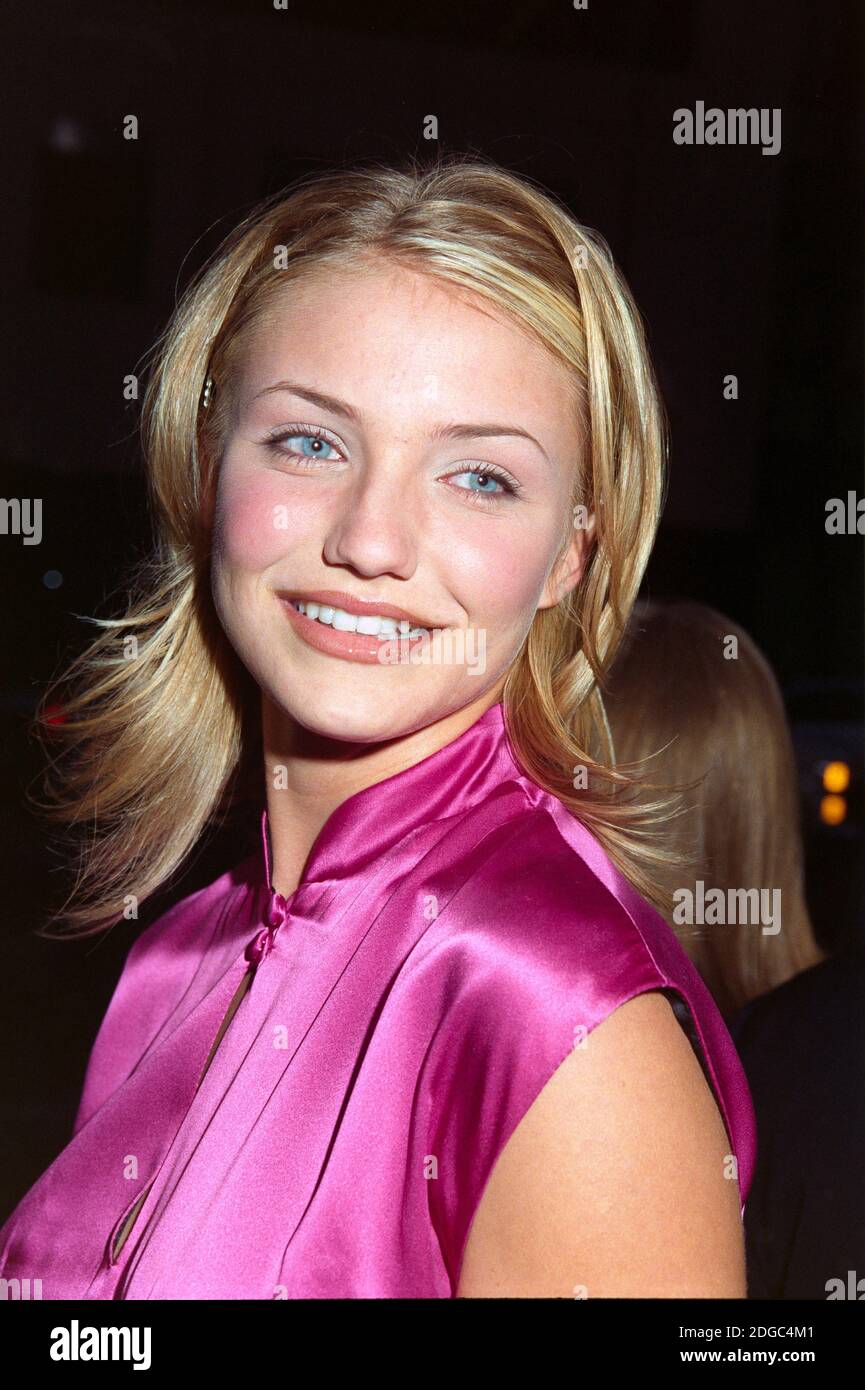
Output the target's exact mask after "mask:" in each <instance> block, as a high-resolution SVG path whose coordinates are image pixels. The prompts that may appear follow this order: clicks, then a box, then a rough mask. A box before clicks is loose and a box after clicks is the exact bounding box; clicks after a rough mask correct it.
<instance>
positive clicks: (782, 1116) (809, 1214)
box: [605, 601, 865, 1299]
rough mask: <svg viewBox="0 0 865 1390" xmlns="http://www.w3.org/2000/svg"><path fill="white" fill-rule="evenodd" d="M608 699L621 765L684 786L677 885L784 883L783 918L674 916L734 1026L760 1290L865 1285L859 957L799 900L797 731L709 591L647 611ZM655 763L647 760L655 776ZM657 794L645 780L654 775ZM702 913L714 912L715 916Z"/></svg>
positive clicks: (634, 624) (816, 1295)
mask: <svg viewBox="0 0 865 1390" xmlns="http://www.w3.org/2000/svg"><path fill="white" fill-rule="evenodd" d="M605 705H606V708H607V714H608V718H609V722H610V726H611V733H612V737H613V742H614V745H615V753H616V758H617V761H618V763H619V764H620V766H621V765H624V764H627V763H630V762H632V761H637V760H641V759H648V760H649V761H648V762H647V763H646V765H645V767H646V774H647V778H648V780H649V783H652V784H655V783H657V784H666V785H669V784H675V785H676V786H677V787H679V788H680V789H684V788H688V790H687V791H684V790H683V791H682V796H683V803H684V804H683V806H682V809H681V812H680V814H679V815H677V816H676V817H674V819H673V820H672V821H671V824H670V826H669V833H670V839H671V842H672V844H673V846H674V848H675V850H676V852H677V856H678V859H679V867H678V868H677V869H673V870H671V871H670V872H671V873H672V874H673V875H674V876H675V877H676V878H677V882H676V883H675V884H673V883H672V882H671V884H670V886H671V890H672V892H673V893H674V894H675V893H676V892H677V889H682V888H684V889H685V890H687V891H686V893H684V894H682V895H681V900H683V901H684V902H687V901H689V894H691V893H692V894H693V898H692V899H690V900H691V901H693V902H697V901H698V900H699V899H698V888H697V883H698V880H702V883H703V890H702V891H703V896H704V898H705V897H706V895H708V893H709V891H710V889H713V888H720V889H721V890H723V893H724V898H725V901H729V896H728V894H729V890H736V889H739V890H742V889H744V890H749V889H754V888H756V889H758V890H759V889H769V890H772V889H779V890H780V900H779V901H780V904H781V920H780V930H776V929H775V924H773V926H772V928H771V929H770V930H768V931H764V930H763V926H762V924H761V922H756V923H755V922H753V921H750V920H749V921H745V922H740V921H734V922H732V923H731V922H730V921H729V918H728V917H727V919H726V920H724V921H721V922H716V923H711V924H710V923H706V924H700V923H699V922H694V923H683V922H681V921H677V920H676V917H677V916H678V915H679V914H678V912H677V911H676V910H675V909H674V912H673V914H672V916H671V918H670V922H671V926H672V927H673V929H674V931H675V932H676V933H677V935H678V937H679V940H680V941H681V943H682V945H683V946H684V948H685V950H686V951H687V952H688V954H689V955H690V957H691V959H692V960H693V961H694V963H695V965H696V966H697V968H698V969H699V971H700V973H701V974H702V976H703V978H704V980H705V982H706V984H707V985H708V987H709V989H710V991H711V993H712V994H713V995H714V997H715V1000H716V1002H717V1003H718V1005H719V1007H720V1009H721V1011H722V1013H723V1014H724V1016H725V1019H726V1020H727V1022H728V1024H729V1026H730V1030H731V1033H732V1036H733V1038H734V1041H735V1042H736V1046H737V1049H738V1051H739V1055H740V1057H741V1059H742V1062H743V1064H744V1067H745V1071H746V1074H747V1076H748V1082H749V1085H750V1088H751V1093H752V1096H753V1100H754V1107H755V1111H756V1115H757V1141H758V1142H757V1167H756V1173H755V1178H754V1183H753V1186H752V1188H751V1192H750V1194H749V1198H748V1201H747V1203H746V1207H745V1231H746V1249H747V1265H748V1295H749V1297H750V1298H773V1299H789V1298H813V1299H824V1298H825V1299H844V1298H861V1297H862V1296H863V1293H865V1282H863V1283H862V1284H860V1279H863V1278H865V1184H863V1175H865V1085H863V1080H865V1010H863V999H865V952H863V949H862V944H861V941H859V942H858V943H857V942H856V941H855V938H854V940H853V942H852V944H851V945H849V946H848V947H846V948H845V949H844V950H843V951H842V952H840V953H839V954H838V955H837V956H835V957H833V958H831V959H829V958H827V957H826V955H825V953H824V952H823V951H822V949H821V948H820V946H819V945H818V943H817V941H816V939H815V935H814V931H813V928H812V924H811V921H810V918H809V914H808V908H807V905H806V900H805V888H804V872H803V862H804V856H803V847H802V837H801V829H800V804H799V796H798V788H797V778H796V767H795V759H794V754H793V745H792V739H791V735H790V730H789V727H788V724H787V720H786V715H785V712H784V704H783V699H782V696H781V691H780V689H779V687H778V683H777V681H776V679H775V677H774V675H773V673H772V670H771V668H770V666H769V664H768V662H767V661H766V659H765V657H764V656H763V655H762V653H761V652H760V651H759V649H758V648H757V646H756V645H755V644H754V642H753V641H752V640H751V638H750V637H749V636H748V634H747V633H746V632H744V631H743V629H742V628H741V627H740V626H739V625H738V624H737V623H734V622H733V621H732V620H731V619H729V618H727V617H725V616H724V615H723V614H721V613H719V612H717V611H716V610H714V609H712V608H709V607H707V606H706V605H704V604H701V603H694V602H689V601H677V602H667V603H661V602H643V603H640V604H638V605H636V606H635V608H634V612H633V616H632V619H631V623H630V626H629V629H628V632H627V634H626V638H625V641H624V643H623V645H622V648H621V650H620V653H619V655H618V656H617V659H616V662H615V663H614V666H613V669H612V672H611V677H610V687H609V690H608V691H607V692H606V693H605ZM650 769H651V771H650ZM647 789H648V787H647ZM705 915H706V916H708V914H705Z"/></svg>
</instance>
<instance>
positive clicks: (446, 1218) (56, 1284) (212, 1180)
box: [0, 703, 756, 1299]
mask: <svg viewBox="0 0 865 1390" xmlns="http://www.w3.org/2000/svg"><path fill="white" fill-rule="evenodd" d="M261 830H262V844H261V850H260V852H256V854H255V855H253V856H251V857H250V858H249V859H247V860H245V861H244V863H242V864H241V865H239V866H238V867H237V868H235V869H232V870H231V871H229V872H227V873H224V874H223V875H222V876H221V877H220V878H218V879H216V880H215V881H214V882H213V883H211V884H210V885H209V886H208V887H206V888H203V889H201V890H200V891H199V892H196V893H193V894H192V895H191V896H189V897H187V898H185V899H184V900H183V901H181V902H179V903H177V904H176V905H175V906H174V907H173V908H171V909H170V910H169V911H168V912H166V913H165V914H164V915H163V916H161V917H160V918H159V919H158V920H157V921H156V922H154V923H153V925H151V926H150V927H148V928H147V929H146V930H145V931H144V932H143V933H142V935H141V936H140V937H139V938H138V939H137V940H136V941H135V943H134V945H133V946H132V948H131V950H130V951H129V954H128V956H127V959H126V962H125V965H124V968H123V971H122V974H121V976H120V980H119V982H118V984H117V987H116V989H115V992H114V995H113V997H112V1000H111V1003H110V1005H109V1007H108V1011H107V1013H106V1015H105V1018H104V1019H103V1021H102V1024H101V1027H100V1029H99V1032H98V1035H97V1037H96V1041H95V1043H94V1045H93V1049H92V1052H91V1055H90V1059H89V1062H88V1066H87V1072H86V1077H85V1081H84V1088H83V1094H82V1097H81V1102H80V1107H79V1110H78V1114H77V1117H76V1120H75V1125H74V1129H73V1135H72V1138H71V1140H70V1142H69V1143H68V1144H67V1146H66V1148H65V1149H64V1150H63V1151H62V1153H60V1155H59V1156H58V1157H57V1158H56V1159H55V1161H54V1162H53V1163H52V1164H51V1166H50V1167H49V1168H48V1169H47V1171H46V1172H45V1173H43V1175H42V1176H41V1177H40V1178H39V1179H38V1181H37V1182H36V1183H35V1184H34V1186H33V1187H32V1188H31V1189H30V1191H29V1192H28V1193H27V1194H26V1195H25V1196H24V1197H23V1198H22V1200H21V1201H20V1202H19V1204H18V1206H17V1207H16V1209H15V1210H14V1211H13V1212H12V1214H11V1215H10V1216H9V1218H8V1219H7V1221H6V1223H5V1225H4V1226H3V1228H2V1230H0V1274H2V1276H3V1277H4V1278H5V1279H7V1280H21V1281H23V1280H25V1279H30V1280H31V1281H33V1280H35V1279H40V1280H41V1281H42V1297H43V1298H45V1299H65V1298H70V1299H115V1298H116V1299H123V1298H129V1299H150V1298H154V1299H220V1298H226V1299H262V1298H266V1299H273V1298H317V1297H333V1298H359V1297H376V1298H396V1297H402V1298H406V1297H419V1298H450V1297H453V1296H454V1295H455V1294H456V1290H457V1286H458V1281H459V1274H460V1266H461V1261H462V1255H463V1250H464V1247H465V1243H466V1239H467V1236H468V1232H469V1227H470V1225H471V1221H472V1217H473V1215H474V1212H475V1210H476V1208H477V1206H478V1202H479V1200H480V1197H481V1195H482V1192H483V1190H484V1186H485V1184H486V1182H487V1179H488V1177H489V1175H490V1172H491V1170H492V1167H493V1164H494V1163H495V1161H496V1158H497V1156H498V1154H499V1153H500V1151H501V1150H502V1148H503V1147H504V1145H505V1143H506V1141H507V1139H508V1137H509V1136H510V1135H511V1133H512V1132H513V1130H514V1129H515V1128H516V1126H517V1125H518V1123H519V1121H520V1120H521V1119H522V1117H523V1116H524V1115H525V1113H526V1111H527V1110H528V1108H529V1107H530V1105H531V1104H532V1102H533V1101H534V1100H535V1098H536V1097H537V1096H538V1094H539V1093H540V1091H541V1090H542V1089H543V1087H544V1086H545V1084H546V1083H547V1082H548V1081H549V1080H550V1078H551V1076H552V1075H553V1073H554V1072H555V1071H556V1069H557V1068H558V1067H559V1065H560V1064H561V1063H562V1062H563V1061H564V1060H565V1058H566V1057H567V1056H568V1054H569V1052H570V1051H571V1049H572V1048H573V1047H574V1046H575V1044H579V1042H580V1041H581V1040H582V1039H583V1038H584V1037H585V1036H586V1035H587V1034H588V1033H590V1032H591V1030H592V1029H593V1028H595V1027H597V1025H598V1024H599V1023H601V1022H602V1021H603V1020H604V1019H605V1018H607V1017H608V1015H609V1014H611V1013H612V1011H613V1010H614V1009H616V1008H618V1006H619V1005H620V1004H622V1003H624V1002H625V1001H626V1000H628V999H631V998H632V997H633V996H634V995H637V994H640V993H641V992H643V991H645V990H658V989H668V990H673V991H675V994H676V996H678V1002H679V1004H680V1007H681V1001H682V1000H684V1002H685V1004H687V1006H688V1008H689V1010H690V1016H691V1019H692V1020H693V1022H694V1023H695V1024H696V1036H697V1037H698V1039H699V1049H698V1055H699V1053H700V1052H702V1061H703V1065H704V1069H705V1070H706V1073H707V1076H708V1077H709V1080H710V1082H711V1084H712V1087H713V1090H714V1094H715V1097H716V1100H717V1102H718V1105H719V1108H720V1111H721V1114H722V1116H723V1119H724V1122H725V1125H726V1129H727V1134H728V1137H729V1143H730V1152H731V1154H733V1155H735V1158H736V1159H737V1161H738V1175H739V1191H740V1199H741V1202H742V1206H743V1207H744V1199H745V1198H746V1197H747V1195H748V1190H749V1188H750V1184H751V1176H752V1173H753V1169H754V1160H755V1152H756V1137H755V1124H754V1112H753V1108H752V1104H751V1096H750V1093H749V1090H748V1086H747V1082H746V1080H745V1075H744V1072H743V1070H742V1067H741V1064H740V1062H739V1058H738V1055H737V1053H736V1051H735V1048H734V1046H733V1043H732V1041H731V1038H730V1035H729V1033H728V1032H727V1029H726V1027H725V1026H724V1023H723V1020H722V1018H721V1016H720V1014H719V1012H718V1010H717V1008H716V1007H715V1005H714V1003H713V1001H712V998H711V996H710V994H709V993H708V990H707V989H706V987H705V986H704V984H703V983H702V981H701V979H700V977H699V975H698V974H697V972H696V970H695V969H694V967H693V966H692V965H691V963H690V961H689V960H688V958H687V956H686V955H685V953H684V951H683V950H682V948H681V947H680V945H679V944H678V942H677V941H676V938H675V936H674V934H673V932H672V931H671V929H670V928H669V927H668V926H667V924H666V923H665V922H664V921H663V919H662V918H661V917H660V916H659V915H658V914H657V912H656V911H655V910H654V909H653V908H652V907H651V906H649V905H648V904H647V903H646V902H645V901H644V900H643V899H642V898H641V897H640V896H639V894H638V893H637V892H636V891H635V890H634V888H633V887H632V886H631V885H630V884H629V883H628V882H627V880H626V879H625V878H624V877H623V876H622V875H621V874H620V872H619V871H618V870H617V869H616V868H615V867H614V866H613V865H612V863H611V861H610V860H609V858H608V857H607V855H606V854H605V853H604V851H603V850H602V848H601V847H600V845H599V843H598V842H597V840H596V839H595V838H594V837H593V836H592V835H591V834H590V833H589V832H588V831H587V830H586V829H585V828H584V827H583V826H582V825H581V824H580V823H579V822H578V821H577V820H575V819H574V817H573V816H572V815H571V814H570V813H569V812H568V811H567V810H566V809H565V807H564V805H563V804H562V803H561V802H560V801H559V800H558V799H557V798H555V797H552V796H550V795H549V794H548V793H547V792H545V791H543V790H542V789H541V788H539V787H538V786H537V785H536V784H535V783H534V782H533V781H531V780H530V779H529V778H527V777H526V776H525V775H524V774H523V773H522V772H521V770H520V769H519V767H518V766H517V764H516V762H515V760H514V755H513V753H512V751H511V747H510V744H509V741H508V738H507V734H506V730H505V722H504V714H503V708H502V705H501V703H499V704H495V705H493V706H491V707H490V708H489V709H488V710H487V711H486V712H485V713H484V714H483V715H482V716H481V718H480V719H479V720H478V721H477V722H476V723H475V724H474V725H472V726H471V728H469V729H467V730H466V731H465V732H463V733H462V734H461V735H460V736H459V737H458V738H456V739H455V740H454V741H453V742H452V743H450V744H448V745H447V746H446V747H444V748H442V749H439V750H438V752H435V753H433V754H432V755H431V756H429V757H427V758H424V759H423V760H422V761H421V762H419V763H417V764H415V766H413V767H410V768H407V769H405V770H404V771H402V772H398V773H396V774H395V775H393V776H391V777H389V778H387V779H386V780H385V781H382V782H379V783H377V784H376V785H375V786H372V787H368V788H365V789H364V790H362V791H360V792H357V793H355V794H354V795H352V796H350V797H349V798H348V799H347V800H346V801H345V802H343V804H342V805H341V806H339V807H338V808H337V809H336V810H335V811H334V812H333V814H332V815H331V816H330V818H329V820H328V821H327V822H326V824H325V826H324V827H323V829H322V831H321V833H320V835H319V837H318V839H317V840H316V842H315V844H314V846H313V849H312V851H311V854H310V856H309V859H308V860H307V863H306V867H305V871H304V874H303V877H302V879H301V882H300V884H299V886H298V888H297V889H296V890H295V892H294V893H292V894H291V896H290V897H289V898H287V899H286V898H283V897H282V896H281V895H280V894H278V893H276V892H274V891H273V888H272V886H271V876H270V853H269V834H268V827H267V813H266V812H265V813H264V814H263V816H262V822H261ZM245 972H254V974H253V975H252V977H251V984H250V987H249V989H248V991H247V992H246V994H245V995H243V997H242V999H241V1002H240V1004H239V1006H238V1008H237V1011H236V1013H235V1014H234V1016H233V1018H232V1021H231V1023H230V1024H229V1026H228V1028H227V1031H226V1032H225V1034H224V1036H223V1038H222V1040H221V1042H220V1044H219V1046H218V1048H217V1050H216V1052H215V1054H214V1056H213V1060H212V1062H211V1065H210V1066H209V1067H208V1068H207V1069H206V1071H205V1070H204V1069H205V1063H206V1061H207V1058H208V1055H209V1054H210V1051H211V1044H212V1043H213V1042H214V1039H215V1037H216V1034H217V1032H218V1030H219V1026H220V1023H221V1022H222V1020H223V1017H224V1015H225V1013H226V1009H227V1007H228V1005H229V1003H230V1001H231V1000H232V997H233V996H234V995H235V991H236V990H237V988H238V985H239V983H240V981H241V979H242V977H243V976H244V974H245ZM203 1071H204V1076H203V1079H201V1084H200V1085H198V1082H199V1079H200V1078H201V1077H202V1072H203ZM148 1189H149V1191H148ZM145 1191H147V1198H146V1200H145V1202H144V1204H143V1207H142V1209H141V1210H140V1212H139V1214H138V1216H137V1218H136V1220H135V1223H134V1225H133V1227H132V1229H131V1232H130V1233H129V1235H128V1237H127V1238H126V1241H125V1243H124V1244H123V1245H122V1248H121V1249H120V1250H119V1254H118V1256H117V1258H115V1255H114V1246H115V1244H116V1238H117V1235H118V1232H120V1230H121V1229H122V1227H123V1225H124V1221H125V1218H126V1216H127V1215H128V1214H129V1213H130V1211H131V1209H132V1208H133V1207H134V1206H135V1204H136V1202H137V1200H138V1198H139V1196H140V1195H141V1194H142V1193H143V1192H145Z"/></svg>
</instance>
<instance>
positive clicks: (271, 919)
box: [265, 893, 288, 927]
mask: <svg viewBox="0 0 865 1390" xmlns="http://www.w3.org/2000/svg"><path fill="white" fill-rule="evenodd" d="M287 916H288V903H287V902H286V900H285V898H284V897H283V896H282V894H281V893H271V895H270V906H269V907H268V909H267V915H266V917H265V921H266V922H267V925H268V926H269V927H280V926H282V924H283V922H284V921H285V919H286V917H287Z"/></svg>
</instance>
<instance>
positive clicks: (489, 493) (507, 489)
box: [450, 467, 519, 498]
mask: <svg viewBox="0 0 865 1390" xmlns="http://www.w3.org/2000/svg"><path fill="white" fill-rule="evenodd" d="M450 476H451V478H472V477H475V478H482V479H483V485H482V486H480V487H468V488H461V491H463V492H468V493H470V494H471V495H472V496H473V497H489V498H497V497H508V496H516V494H517V493H518V491H519V488H518V487H517V485H516V484H515V483H513V482H511V480H510V478H508V477H506V476H505V474H504V473H500V472H499V471H498V469H494V468H490V467H484V468H466V469H464V470H463V472H462V473H452V474H451V475H450ZM489 484H499V486H498V487H495V488H494V487H491V486H488V485H489Z"/></svg>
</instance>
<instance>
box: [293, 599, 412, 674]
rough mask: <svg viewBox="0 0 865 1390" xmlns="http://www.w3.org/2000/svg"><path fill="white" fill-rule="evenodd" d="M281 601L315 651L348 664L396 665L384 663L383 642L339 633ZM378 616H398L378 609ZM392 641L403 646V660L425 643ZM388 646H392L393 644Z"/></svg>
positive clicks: (367, 637)
mask: <svg viewBox="0 0 865 1390" xmlns="http://www.w3.org/2000/svg"><path fill="white" fill-rule="evenodd" d="M278 597H279V602H280V604H281V606H282V608H283V610H284V612H285V615H286V617H287V618H288V620H289V622H290V623H291V625H292V627H293V628H294V630H295V632H296V633H297V635H298V637H302V638H303V640H304V642H306V644H307V645H308V646H310V647H314V648H315V649H316V651H320V652H324V653H325V654H326V655H327V656H339V657H342V659H343V660H344V661H359V662H361V663H362V664H363V665H366V666H386V665H389V664H392V663H388V662H383V661H382V660H381V657H380V653H381V649H382V645H383V644H382V641H381V639H380V638H378V637H369V636H367V635H366V634H365V633H362V632H337V631H336V629H335V628H332V627H328V626H327V625H326V624H325V623H320V622H317V621H316V619H315V618H307V616H306V614H305V613H299V612H298V611H297V609H296V608H294V607H293V606H292V604H291V601H290V600H289V599H287V598H284V597H282V596H281V595H279V596H278ZM316 601H317V600H316V599H311V600H310V602H313V603H314V602H316ZM336 606H337V607H339V608H342V606H343V605H342V604H341V603H340V604H337V605H336ZM353 611H354V610H353V609H349V608H346V612H347V613H349V612H353ZM375 612H377V613H381V615H382V617H385V618H389V617H393V616H394V614H393V613H385V612H382V609H381V608H377V609H375ZM361 616H362V614H361ZM392 640H393V641H394V642H396V641H398V642H399V648H398V654H399V656H400V657H402V656H403V654H404V653H405V652H409V651H411V649H412V648H413V647H415V646H417V645H418V644H420V643H422V642H423V641H424V640H425V639H424V638H423V637H411V638H410V637H407V636H406V637H403V636H399V637H398V638H393V639H392ZM384 645H387V646H391V643H385V644H384Z"/></svg>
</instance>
